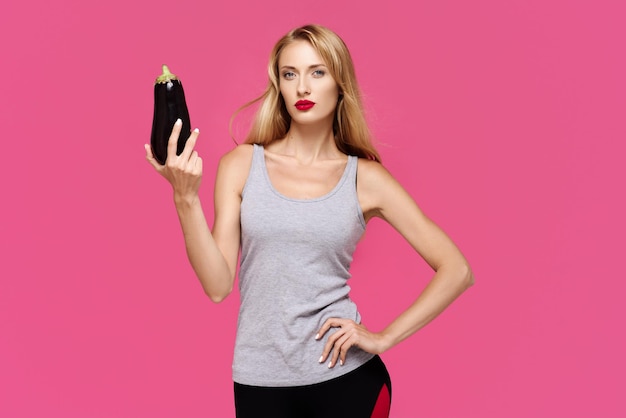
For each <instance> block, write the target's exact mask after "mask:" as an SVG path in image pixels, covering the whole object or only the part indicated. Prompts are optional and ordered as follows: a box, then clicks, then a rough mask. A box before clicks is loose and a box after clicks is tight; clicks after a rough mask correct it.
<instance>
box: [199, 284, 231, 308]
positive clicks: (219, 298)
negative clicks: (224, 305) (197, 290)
mask: <svg viewBox="0 0 626 418" xmlns="http://www.w3.org/2000/svg"><path fill="white" fill-rule="evenodd" d="M232 290H233V289H232V287H231V288H229V289H227V290H224V291H221V292H216V291H210V290H208V289H204V293H205V294H206V295H207V296H208V297H209V299H211V302H213V303H216V304H217V303H221V302H223V301H224V299H226V297H228V295H230V292H232Z"/></svg>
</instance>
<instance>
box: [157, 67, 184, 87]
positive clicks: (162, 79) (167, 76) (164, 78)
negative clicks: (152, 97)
mask: <svg viewBox="0 0 626 418" xmlns="http://www.w3.org/2000/svg"><path fill="white" fill-rule="evenodd" d="M172 80H178V77H176V76H175V75H174V74H172V73H171V72H170V69H169V68H168V67H167V65H165V64H163V74H161V75H160V76H158V77H157V79H156V81H155V83H156V84H161V83H167V82H168V81H172Z"/></svg>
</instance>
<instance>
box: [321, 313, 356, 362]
mask: <svg viewBox="0 0 626 418" xmlns="http://www.w3.org/2000/svg"><path fill="white" fill-rule="evenodd" d="M357 326H358V324H357V323H356V322H354V321H352V320H349V319H338V318H330V319H328V320H327V321H326V322H325V323H324V325H322V328H320V331H319V333H318V334H317V335H316V336H315V339H317V340H319V339H320V338H322V336H324V334H326V332H328V330H329V329H330V328H338V330H337V331H335V332H334V333H333V334H332V335H331V336H329V337H328V340H327V341H326V344H325V345H324V351H322V356H321V357H320V359H319V362H320V363H323V362H325V361H326V360H327V358H328V356H329V355H330V354H331V353H332V356H331V357H330V361H329V362H328V367H329V368H333V367H335V365H336V364H337V360H339V364H341V365H343V364H344V363H345V361H346V355H347V353H348V350H349V349H350V347H352V346H353V345H356V344H357V340H358V336H357V333H356V327H357Z"/></svg>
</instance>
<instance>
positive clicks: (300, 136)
mask: <svg viewBox="0 0 626 418" xmlns="http://www.w3.org/2000/svg"><path fill="white" fill-rule="evenodd" d="M280 145H281V146H280V150H277V151H279V152H280V153H282V154H286V155H291V156H293V157H295V158H296V159H298V160H299V161H301V162H302V163H311V162H313V161H315V160H325V159H334V158H338V157H340V156H341V152H340V151H339V150H338V149H337V145H336V144H335V136H334V135H333V130H332V127H330V128H329V129H324V130H320V129H319V126H310V127H309V126H302V125H295V124H292V125H291V127H290V129H289V131H288V132H287V135H286V136H285V139H284V140H283V141H280Z"/></svg>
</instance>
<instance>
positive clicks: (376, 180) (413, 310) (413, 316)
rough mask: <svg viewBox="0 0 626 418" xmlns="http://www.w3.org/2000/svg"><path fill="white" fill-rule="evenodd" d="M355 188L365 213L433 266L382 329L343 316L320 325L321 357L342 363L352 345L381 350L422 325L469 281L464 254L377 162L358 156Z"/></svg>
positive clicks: (322, 359) (470, 272)
mask: <svg viewBox="0 0 626 418" xmlns="http://www.w3.org/2000/svg"><path fill="white" fill-rule="evenodd" d="M358 178H359V180H358V184H357V191H358V195H359V202H360V203H361V208H362V209H363V213H364V215H365V219H366V220H369V219H371V218H372V217H379V218H381V219H383V220H385V221H386V222H388V223H389V224H390V225H391V226H393V227H394V228H395V229H396V230H397V231H398V232H399V233H400V234H401V235H402V236H403V237H404V238H405V239H406V240H407V242H408V243H409V244H410V245H411V246H412V247H413V248H414V249H415V251H417V253H419V254H420V256H421V257H422V258H423V259H424V260H425V261H426V262H427V263H428V264H429V265H430V266H431V267H432V268H433V270H434V271H435V275H434V276H433V278H432V279H431V281H430V282H429V283H428V285H427V286H426V287H425V288H424V290H423V291H422V293H421V294H420V295H419V296H418V298H417V299H416V300H415V301H414V302H413V303H412V304H411V305H410V306H409V307H408V308H407V309H406V310H405V311H404V312H402V313H401V314H400V315H399V316H398V317H397V318H396V319H395V320H393V321H392V322H391V323H390V324H389V325H388V326H387V327H386V328H385V329H384V330H382V331H381V332H378V333H374V332H370V331H368V330H367V329H366V328H365V327H364V326H363V325H361V324H357V323H355V322H354V321H352V320H348V319H342V318H330V319H328V320H327V321H326V322H325V323H324V325H323V326H322V328H321V329H320V331H319V333H318V336H317V338H318V339H319V338H321V336H323V335H324V334H325V333H326V332H327V331H328V330H329V329H330V328H338V329H337V331H336V332H335V333H334V334H333V335H331V336H330V337H329V338H328V341H327V343H326V345H325V347H324V351H323V352H322V357H321V358H320V362H324V361H326V359H327V358H328V356H329V355H331V353H332V356H331V359H330V362H329V365H328V366H329V367H333V366H334V365H335V364H336V362H337V359H339V360H340V362H341V364H343V363H344V362H345V360H346V353H347V351H348V349H349V348H350V347H352V346H358V347H360V348H361V349H363V350H365V351H367V352H370V353H373V354H380V353H382V352H384V351H386V350H388V349H390V348H391V347H393V346H395V345H396V344H398V343H399V342H401V341H402V340H404V339H406V338H407V337H409V336H410V335H412V334H414V333H415V332H417V331H418V330H419V329H421V328H423V327H424V326H425V325H426V324H428V323H429V322H430V321H432V320H433V319H434V318H436V317H437V315H439V314H440V313H441V312H443V311H444V310H445V308H446V307H447V306H448V305H450V304H451V303H452V302H453V301H454V300H455V299H456V298H457V297H458V296H459V295H460V294H461V293H463V292H464V291H465V290H466V289H467V288H468V287H470V286H471V285H472V284H473V283H474V277H473V275H472V271H471V269H470V267H469V264H468V263H467V260H466V259H465V257H464V256H463V254H461V251H460V250H459V249H458V248H457V246H456V245H455V244H454V243H453V242H452V240H451V239H450V238H449V237H448V236H447V235H446V234H445V233H444V232H443V231H442V230H441V228H439V227H438V226H437V225H436V224H435V223H434V222H433V221H431V220H430V219H429V218H428V217H427V216H426V215H425V214H424V213H423V212H422V211H421V210H420V208H419V207H418V206H417V204H416V203H415V201H414V200H413V198H412V197H411V196H410V195H409V194H408V193H407V192H406V190H405V189H404V188H403V187H402V186H401V185H400V184H399V183H398V182H397V181H396V180H395V179H394V178H393V176H391V174H390V173H389V172H388V171H387V170H386V169H385V168H384V167H383V166H382V165H380V164H379V163H376V162H373V161H367V160H359V177H358Z"/></svg>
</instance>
